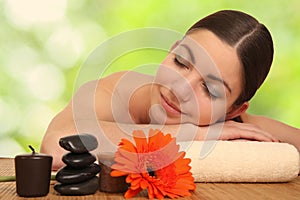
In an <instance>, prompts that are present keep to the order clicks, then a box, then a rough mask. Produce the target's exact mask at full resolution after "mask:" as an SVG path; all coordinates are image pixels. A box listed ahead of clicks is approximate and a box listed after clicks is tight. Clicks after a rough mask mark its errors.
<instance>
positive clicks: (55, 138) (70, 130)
mask: <svg viewBox="0 0 300 200" xmlns="http://www.w3.org/2000/svg"><path fill="white" fill-rule="evenodd" d="M149 129H159V130H161V131H163V132H164V133H165V134H167V133H170V134H171V135H172V136H173V137H176V138H177V142H180V141H192V140H204V138H205V137H204V135H205V130H206V129H205V128H200V127H198V126H195V125H192V124H178V125H158V124H151V125H141V124H121V123H115V122H107V121H95V120H83V119H81V120H76V123H74V121H73V120H72V121H65V120H63V119H60V117H57V118H54V119H53V120H52V122H51V123H50V125H49V127H48V129H47V131H46V134H45V136H44V138H43V141H42V145H41V152H42V153H47V154H50V155H52V156H53V169H54V170H57V169H58V168H60V167H61V166H62V165H63V163H62V161H61V156H62V155H63V154H64V153H66V151H65V150H63V149H62V148H61V147H60V146H59V139H60V138H61V137H64V136H67V135H72V134H77V133H89V134H93V135H94V136H95V137H96V138H97V140H98V142H99V146H98V148H97V149H96V150H95V151H94V152H93V153H95V154H98V153H99V152H114V151H115V150H116V149H117V146H118V143H119V142H120V141H121V139H122V138H126V139H128V140H132V137H131V133H132V132H133V130H143V131H144V132H145V133H146V134H147V133H148V130H149Z"/></svg>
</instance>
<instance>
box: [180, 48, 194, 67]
mask: <svg viewBox="0 0 300 200" xmlns="http://www.w3.org/2000/svg"><path fill="white" fill-rule="evenodd" d="M180 46H182V47H184V48H185V49H186V50H187V51H188V53H189V54H190V57H191V60H192V63H195V56H194V54H193V52H192V50H191V49H190V47H188V46H187V45H186V44H180Z"/></svg>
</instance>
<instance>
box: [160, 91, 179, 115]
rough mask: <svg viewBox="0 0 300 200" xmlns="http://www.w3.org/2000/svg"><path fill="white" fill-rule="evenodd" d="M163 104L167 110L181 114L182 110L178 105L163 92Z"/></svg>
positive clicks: (174, 113)
mask: <svg viewBox="0 0 300 200" xmlns="http://www.w3.org/2000/svg"><path fill="white" fill-rule="evenodd" d="M161 105H162V107H163V108H164V109H165V110H166V112H168V113H171V114H173V115H180V114H181V110H180V109H179V108H178V106H176V105H175V104H174V103H173V102H172V101H170V100H169V99H168V98H167V97H165V96H164V95H162V94H161Z"/></svg>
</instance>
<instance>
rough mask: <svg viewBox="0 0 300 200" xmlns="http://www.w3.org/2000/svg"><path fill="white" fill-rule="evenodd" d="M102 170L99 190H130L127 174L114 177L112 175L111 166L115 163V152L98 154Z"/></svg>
mask: <svg viewBox="0 0 300 200" xmlns="http://www.w3.org/2000/svg"><path fill="white" fill-rule="evenodd" d="M98 161H99V165H100V167H101V171H100V173H99V190H100V191H101V192H109V193H123V192H126V191H127V190H128V184H127V183H126V181H125V179H126V176H121V177H112V176H111V175H110V172H111V166H112V165H113V164H114V162H115V161H114V154H113V153H101V154H99V155H98Z"/></svg>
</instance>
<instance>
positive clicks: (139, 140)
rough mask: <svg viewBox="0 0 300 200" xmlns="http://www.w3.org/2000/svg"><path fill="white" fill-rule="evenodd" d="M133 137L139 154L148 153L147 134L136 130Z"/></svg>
mask: <svg viewBox="0 0 300 200" xmlns="http://www.w3.org/2000/svg"><path fill="white" fill-rule="evenodd" d="M132 135H133V138H134V141H135V144H136V149H137V152H138V153H145V152H148V143H147V138H146V136H145V133H144V132H143V131H141V130H136V131H133V133H132Z"/></svg>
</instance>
